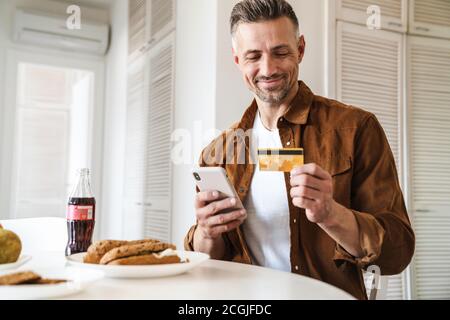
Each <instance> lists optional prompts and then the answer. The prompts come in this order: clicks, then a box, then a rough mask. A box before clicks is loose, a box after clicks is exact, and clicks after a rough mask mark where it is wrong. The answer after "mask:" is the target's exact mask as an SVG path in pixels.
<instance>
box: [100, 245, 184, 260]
mask: <svg viewBox="0 0 450 320" xmlns="http://www.w3.org/2000/svg"><path fill="white" fill-rule="evenodd" d="M166 249H173V250H175V249H176V247H175V245H173V244H170V243H164V242H146V243H140V244H134V245H123V246H120V247H117V248H114V249H112V250H110V251H108V252H107V253H106V254H105V255H104V256H103V257H102V258H101V259H100V264H108V263H110V262H111V261H113V260H117V259H121V258H127V257H132V256H142V255H148V254H152V253H160V252H161V251H164V250H166Z"/></svg>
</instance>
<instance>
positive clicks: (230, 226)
mask: <svg viewBox="0 0 450 320" xmlns="http://www.w3.org/2000/svg"><path fill="white" fill-rule="evenodd" d="M242 222H243V220H233V221H231V222H229V223H227V224H222V225H218V226H215V227H212V228H206V233H207V235H208V236H209V237H211V238H217V237H218V236H220V235H221V234H222V233H225V232H229V231H231V230H234V229H236V228H237V227H239V226H240V225H241V224H242Z"/></svg>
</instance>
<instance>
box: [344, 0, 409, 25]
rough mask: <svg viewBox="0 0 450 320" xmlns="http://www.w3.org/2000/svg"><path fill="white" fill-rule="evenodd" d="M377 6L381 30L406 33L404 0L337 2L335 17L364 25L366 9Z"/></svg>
mask: <svg viewBox="0 0 450 320" xmlns="http://www.w3.org/2000/svg"><path fill="white" fill-rule="evenodd" d="M372 5H377V6H379V7H380V9H381V27H382V29H387V30H394V31H401V32H406V29H407V17H408V14H407V2H406V0H338V4H337V16H338V19H339V20H343V21H347V22H354V23H357V24H360V25H366V23H367V19H368V18H369V15H368V14H367V8H369V7H370V6H372Z"/></svg>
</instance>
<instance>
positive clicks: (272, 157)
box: [258, 148, 304, 172]
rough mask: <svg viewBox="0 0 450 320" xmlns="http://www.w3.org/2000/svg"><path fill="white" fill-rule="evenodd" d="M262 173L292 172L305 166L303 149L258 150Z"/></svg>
mask: <svg viewBox="0 0 450 320" xmlns="http://www.w3.org/2000/svg"><path fill="white" fill-rule="evenodd" d="M258 161H259V170H260V171H280V172H291V171H292V169H294V168H295V167H299V166H302V165H303V164H304V159H303V148H289V149H286V148H283V149H258Z"/></svg>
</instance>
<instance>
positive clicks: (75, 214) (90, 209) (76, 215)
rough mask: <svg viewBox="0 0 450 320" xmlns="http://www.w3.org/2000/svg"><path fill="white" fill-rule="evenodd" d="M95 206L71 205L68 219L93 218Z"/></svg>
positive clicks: (68, 210)
mask: <svg viewBox="0 0 450 320" xmlns="http://www.w3.org/2000/svg"><path fill="white" fill-rule="evenodd" d="M93 219H94V206H76V205H69V207H68V209H67V220H93Z"/></svg>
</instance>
